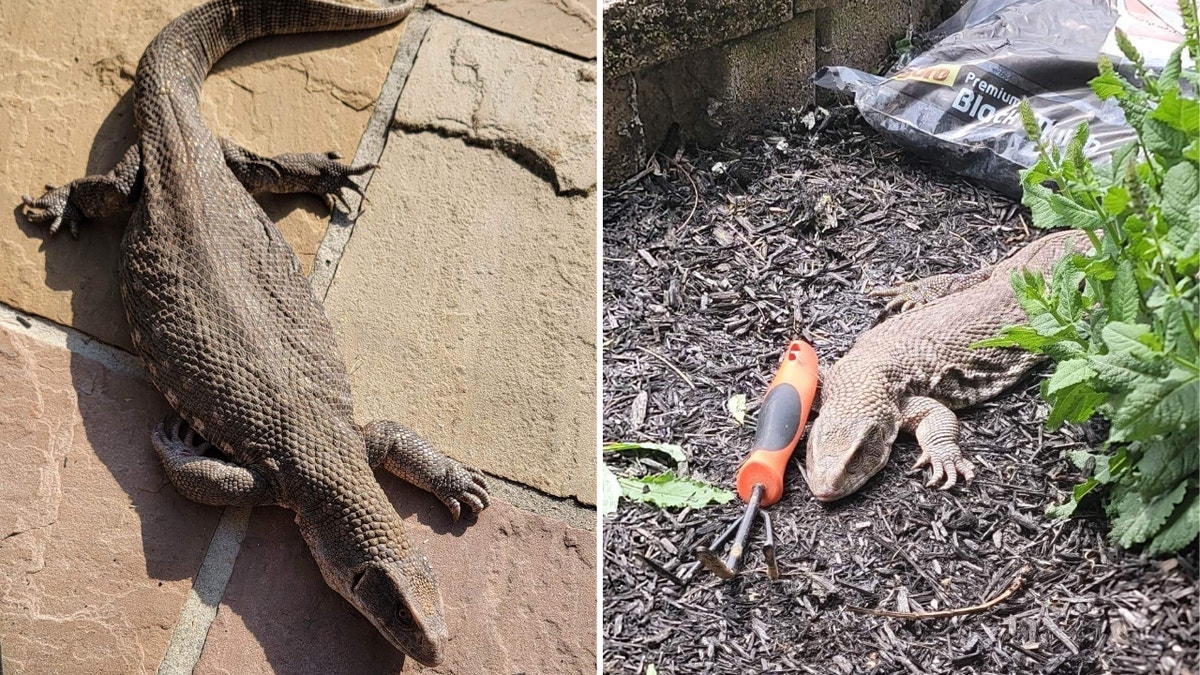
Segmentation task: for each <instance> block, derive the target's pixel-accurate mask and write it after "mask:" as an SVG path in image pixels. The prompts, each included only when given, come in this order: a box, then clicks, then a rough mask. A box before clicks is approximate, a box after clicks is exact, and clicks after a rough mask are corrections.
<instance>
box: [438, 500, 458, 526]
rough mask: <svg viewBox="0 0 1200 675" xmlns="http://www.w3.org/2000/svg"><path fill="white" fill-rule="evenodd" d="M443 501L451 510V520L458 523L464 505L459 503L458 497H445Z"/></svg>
mask: <svg viewBox="0 0 1200 675" xmlns="http://www.w3.org/2000/svg"><path fill="white" fill-rule="evenodd" d="M442 503H443V504H445V505H446V509H448V510H449V511H450V522H452V523H457V522H458V519H459V517H461V516H462V505H461V504H459V503H458V500H457V499H443V500H442Z"/></svg>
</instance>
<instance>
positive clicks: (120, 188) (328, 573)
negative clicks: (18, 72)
mask: <svg viewBox="0 0 1200 675" xmlns="http://www.w3.org/2000/svg"><path fill="white" fill-rule="evenodd" d="M414 4H415V2H414V1H413V0H406V1H405V2H403V3H401V4H398V5H394V6H390V7H386V8H372V9H363V8H354V7H348V6H342V5H336V4H332V3H328V2H320V1H317V0H213V1H212V2H208V3H206V4H204V5H201V6H199V7H196V8H194V9H191V10H189V11H188V12H186V13H184V14H182V15H180V16H179V17H178V18H176V19H175V20H174V21H172V22H171V23H170V24H168V25H167V26H166V28H164V29H163V31H162V32H161V33H159V35H158V36H157V37H156V38H154V40H153V41H152V42H151V43H150V45H149V46H148V47H147V48H146V51H145V53H144V54H143V55H142V58H141V61H140V62H139V63H138V68H137V74H136V77H135V81H134V94H133V96H134V112H135V116H136V124H137V130H138V142H137V143H136V144H135V145H134V146H133V147H131V148H130V149H129V151H128V152H127V153H126V154H125V156H124V157H123V158H122V160H121V161H120V162H119V163H118V164H117V166H116V168H115V169H113V170H112V171H111V172H110V173H108V174H107V175H97V176H88V177H85V178H81V179H79V180H75V181H72V182H71V183H69V184H67V185H65V186H62V187H56V186H53V185H47V186H46V187H47V192H46V193H45V194H43V195H42V196H41V197H39V198H37V199H33V198H31V197H29V196H25V197H23V201H24V204H25V207H26V213H27V215H28V218H29V219H30V220H31V221H33V222H35V223H41V224H45V225H48V227H49V231H50V233H51V234H53V233H54V232H57V231H58V230H59V229H60V228H61V227H62V226H64V225H65V226H66V227H67V228H68V229H69V230H70V231H71V233H72V234H74V235H76V236H77V235H78V228H79V225H80V223H81V221H83V220H84V219H88V218H98V217H101V216H105V215H108V214H111V213H114V212H117V211H120V210H122V209H128V208H130V207H132V210H133V214H132V216H131V217H130V220H129V225H128V227H127V229H126V230H125V233H124V238H123V240H122V244H121V256H120V262H119V270H120V287H121V295H122V299H123V301H124V305H125V311H126V314H127V316H128V318H129V325H130V329H131V333H132V341H133V345H134V347H135V348H136V349H137V351H138V353H139V354H140V355H141V358H142V361H143V363H144V364H145V366H146V370H147V371H148V373H149V377H150V380H151V381H152V382H153V384H154V385H155V387H157V388H158V390H159V391H161V392H162V394H163V396H164V397H165V398H166V399H167V402H168V403H170V405H171V407H172V408H173V409H174V410H175V412H176V413H177V415H172V416H171V417H168V418H167V419H166V420H164V421H163V422H162V423H161V424H159V425H158V427H157V428H156V429H154V430H153V432H152V434H151V438H152V443H153V446H154V448H155V450H156V451H157V453H158V455H159V457H160V458H161V460H162V463H163V466H164V468H165V470H166V474H167V476H168V477H169V479H170V480H171V482H172V483H173V484H174V485H175V487H176V488H177V489H178V490H179V492H180V493H182V494H183V495H184V496H186V497H188V498H190V499H193V500H195V501H198V502H202V503H205V504H211V505H215V506H223V505H259V504H278V505H280V506H283V507H286V508H289V509H291V510H293V511H295V512H296V523H297V524H298V525H299V526H300V532H301V534H302V536H303V537H304V539H305V541H306V542H307V543H308V546H309V548H310V549H311V551H312V554H313V557H314V558H315V559H316V562H317V565H318V566H319V567H320V570H321V574H322V576H323V577H324V578H325V581H326V582H327V583H328V584H329V585H330V586H331V587H333V589H334V590H336V591H337V592H338V593H340V594H341V595H342V596H343V597H345V598H346V599H347V600H348V601H350V603H351V604H352V605H354V607H356V608H357V609H358V610H359V611H360V612H362V614H363V615H364V616H366V617H367V618H368V619H369V620H370V621H371V623H373V624H374V625H375V627H376V628H378V629H379V631H380V632H381V633H382V634H383V635H384V636H385V637H386V638H387V639H388V640H389V641H390V642H391V643H392V644H393V645H395V646H396V647H397V648H398V649H400V650H402V651H403V652H404V653H405V654H407V655H408V656H410V657H412V658H414V659H416V660H417V661H420V662H421V663H424V664H427V665H436V664H438V663H439V662H441V661H442V659H443V656H444V650H445V644H446V640H447V634H446V625H445V620H444V618H443V613H442V597H441V592H440V591H439V589H438V585H437V581H436V578H435V577H434V572H433V569H432V568H431V567H430V565H429V562H428V561H427V560H426V558H425V556H424V555H423V554H422V553H421V552H420V551H419V550H417V548H416V547H415V546H414V545H413V543H412V541H411V540H410V539H409V537H408V536H407V535H406V534H405V531H404V525H403V523H402V522H401V519H400V516H399V515H398V514H397V513H396V510H395V509H394V508H393V507H392V505H391V503H390V502H389V501H388V499H387V496H386V495H385V494H384V491H383V489H382V488H381V487H380V485H379V483H378V482H377V480H376V478H375V476H374V474H373V472H372V467H379V466H382V467H383V468H385V469H387V470H388V471H391V472H392V473H395V474H396V475H398V476H399V477H400V478H402V479H404V480H406V481H408V482H410V483H413V484H415V485H416V486H418V487H421V488H424V489H425V490H428V491H430V492H432V493H433V494H434V495H436V496H437V497H438V498H439V499H440V500H441V501H442V502H443V503H444V504H445V505H446V506H447V507H448V508H449V509H450V511H451V514H452V516H453V517H454V518H455V519H457V518H458V517H459V514H460V512H461V511H462V509H463V507H464V506H465V507H467V508H469V509H470V510H471V511H472V512H478V511H480V510H482V509H483V508H485V507H486V506H487V504H488V492H487V489H486V485H485V482H484V480H483V476H482V474H481V473H480V472H478V471H477V470H475V469H472V468H467V467H464V466H462V465H460V464H459V463H457V462H455V461H454V460H452V459H450V458H448V457H446V456H445V455H443V454H441V453H439V452H437V451H435V450H434V449H433V447H432V446H430V445H429V443H427V442H425V441H424V440H423V439H421V438H420V437H418V436H417V435H416V434H415V433H413V432H412V431H411V430H409V429H407V428H406V427H404V426H402V425H400V424H398V423H396V422H388V421H377V422H372V423H370V424H367V425H365V426H358V425H356V424H355V422H354V411H353V406H352V403H351V395H350V381H349V377H348V375H347V373H346V367H345V364H344V362H343V360H342V357H341V356H340V355H339V353H338V349H337V345H336V344H335V341H334V334H333V328H332V325H331V324H330V322H329V319H328V317H327V316H326V314H325V310H324V308H323V306H322V305H321V303H320V302H319V301H318V300H317V299H316V298H315V296H314V295H313V293H312V290H311V289H310V287H309V284H308V283H307V281H306V279H305V277H304V275H303V273H302V270H301V267H300V262H299V260H297V258H296V256H295V254H294V253H293V252H292V249H291V247H290V246H289V245H288V244H287V242H285V241H284V239H283V237H282V235H281V234H280V232H279V229H278V228H277V227H276V225H275V223H274V222H272V221H271V219H270V218H268V217H267V215H266V214H265V213H264V212H263V210H262V208H260V207H259V205H258V203H257V202H256V201H255V200H254V199H253V197H251V194H250V193H251V192H312V193H316V194H319V195H322V196H324V197H325V198H326V200H327V202H329V203H330V204H331V207H332V203H333V201H334V199H336V198H340V196H341V194H340V192H341V190H343V189H352V190H359V188H358V186H357V185H356V184H355V183H354V182H353V181H352V180H351V178H352V177H353V176H358V175H361V174H363V173H365V172H367V171H370V170H371V169H373V168H375V167H374V166H373V165H361V166H348V165H346V164H342V163H339V162H337V161H336V160H337V159H339V157H338V155H337V154H336V153H332V152H330V153H309V154H285V155H280V156H278V157H273V158H268V157H262V156H259V155H257V154H255V153H253V152H251V151H249V150H246V149H244V148H241V147H238V146H237V145H235V144H234V143H232V142H230V141H228V140H225V139H219V138H217V137H216V136H215V135H214V134H213V133H212V131H210V130H209V128H208V127H207V126H206V124H205V122H204V120H203V119H202V118H201V115H200V88H201V84H202V82H203V80H204V78H205V76H206V75H207V73H208V71H209V70H210V68H211V67H212V66H213V64H214V63H216V61H217V60H218V59H220V58H221V57H222V56H223V55H224V54H225V53H226V52H228V51H229V50H230V49H232V48H233V47H235V46H237V45H238V44H240V43H242V42H245V41H247V40H250V39H253V38H256V37H261V36H269V35H280V34H286V33H299V32H308V31H325V30H351V29H363V28H373V27H377V26H383V25H387V24H392V23H395V22H397V21H400V20H401V19H403V18H404V17H405V16H406V15H407V14H408V13H409V12H410V11H411V10H412V8H413V6H414ZM216 449H219V450H220V451H221V452H223V453H224V458H222V457H217V456H212V455H214V454H216V452H215V450H216Z"/></svg>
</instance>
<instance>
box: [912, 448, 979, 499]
mask: <svg viewBox="0 0 1200 675" xmlns="http://www.w3.org/2000/svg"><path fill="white" fill-rule="evenodd" d="M926 465H928V466H929V467H930V468H931V469H932V471H933V473H932V475H931V476H930V478H929V482H927V483H925V487H927V488H932V487H937V486H938V484H941V487H940V488H938V489H939V490H949V489H950V488H952V487H954V486H955V485H957V484H958V478H959V476H962V479H963V481H964V482H970V481H972V480H974V479H975V465H974V464H972V463H971V461H970V460H968V459H966V458H965V457H963V456H962V453H961V452H960V451H959V450H958V448H957V447H954V448H951V449H943V450H936V451H934V452H930V451H929V450H927V449H924V448H922V450H921V456H920V457H917V461H916V462H915V463H914V464H913V465H912V468H910V469H909V470H908V474H909V475H910V476H911V475H913V474H915V473H917V472H919V471H920V470H921V468H922V467H924V466H926Z"/></svg>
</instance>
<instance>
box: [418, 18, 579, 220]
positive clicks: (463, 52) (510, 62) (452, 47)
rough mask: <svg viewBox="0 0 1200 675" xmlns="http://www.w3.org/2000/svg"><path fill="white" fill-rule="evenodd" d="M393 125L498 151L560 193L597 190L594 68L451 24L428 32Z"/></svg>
mask: <svg viewBox="0 0 1200 675" xmlns="http://www.w3.org/2000/svg"><path fill="white" fill-rule="evenodd" d="M396 124H397V126H399V127H400V128H402V129H405V130H409V131H434V132H437V133H440V134H446V135H452V136H462V137H464V138H467V139H468V140H470V141H471V142H472V143H475V144H479V145H486V146H491V147H496V148H499V149H500V150H502V151H504V152H506V153H508V154H509V155H510V156H512V157H514V158H516V159H517V160H519V161H521V162H522V163H524V164H526V165H527V166H529V167H530V168H531V169H532V170H534V171H536V172H538V173H539V174H542V175H545V176H547V177H548V178H549V179H550V180H552V181H553V182H554V185H555V187H556V189H558V191H559V192H564V193H578V192H588V191H592V190H594V189H595V186H596V64H595V63H593V62H588V61H581V60H579V59H575V58H571V57H569V56H565V55H563V54H559V53H556V52H552V51H550V50H548V49H542V48H540V47H535V46H533V45H529V44H525V43H523V42H519V41H517V40H513V39H511V38H507V37H504V36H502V35H497V34H495V33H492V32H489V31H486V30H483V29H481V28H478V27H475V26H472V25H470V24H466V23H463V22H461V21H458V20H455V19H450V18H446V17H439V18H438V19H437V20H435V21H434V22H433V24H432V26H430V28H429V32H428V34H427V35H426V37H425V42H424V44H423V45H422V46H421V57H420V58H419V59H417V61H416V64H415V66H414V67H413V70H412V74H411V75H409V80H408V84H407V85H406V86H405V89H404V94H403V95H402V96H401V97H400V104H399V106H398V107H397V109H396ZM593 229H594V225H593Z"/></svg>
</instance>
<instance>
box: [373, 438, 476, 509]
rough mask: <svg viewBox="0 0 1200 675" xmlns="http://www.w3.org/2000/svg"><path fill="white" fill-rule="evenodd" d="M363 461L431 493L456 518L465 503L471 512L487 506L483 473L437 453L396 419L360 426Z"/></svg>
mask: <svg viewBox="0 0 1200 675" xmlns="http://www.w3.org/2000/svg"><path fill="white" fill-rule="evenodd" d="M362 433H363V438H364V439H365V440H366V443H367V461H368V462H369V463H370V465H371V466H372V467H376V466H379V465H380V464H382V465H383V468H385V469H387V470H388V471H389V472H391V473H393V474H395V475H397V476H399V477H400V478H401V479H403V480H404V481H406V482H408V483H412V484H413V485H415V486H417V487H419V488H421V489H422V490H425V491H426V492H430V493H432V494H433V495H434V496H435V497H437V498H438V499H439V500H441V502H442V503H443V504H445V505H446V508H447V509H449V510H450V516H451V517H452V518H453V519H454V520H455V521H457V520H458V518H459V516H460V515H461V514H462V507H463V506H464V505H465V506H466V507H467V508H469V509H470V510H471V512H472V513H479V512H480V511H482V510H484V509H485V508H487V505H488V501H489V500H488V490H487V482H486V481H485V480H484V478H483V472H481V471H480V470H479V469H475V468H472V467H469V466H464V465H462V464H459V463H458V462H456V461H454V460H453V459H450V458H449V457H447V456H446V455H443V454H442V453H440V452H438V451H437V450H435V449H434V448H433V446H432V445H430V444H429V442H428V441H426V440H425V439H423V438H421V437H420V436H418V435H417V434H416V432H414V431H413V430H412V429H409V428H408V427H406V426H404V425H403V424H400V423H399V422H388V421H375V422H371V423H370V424H367V425H366V426H364V427H363V428H362Z"/></svg>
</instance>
